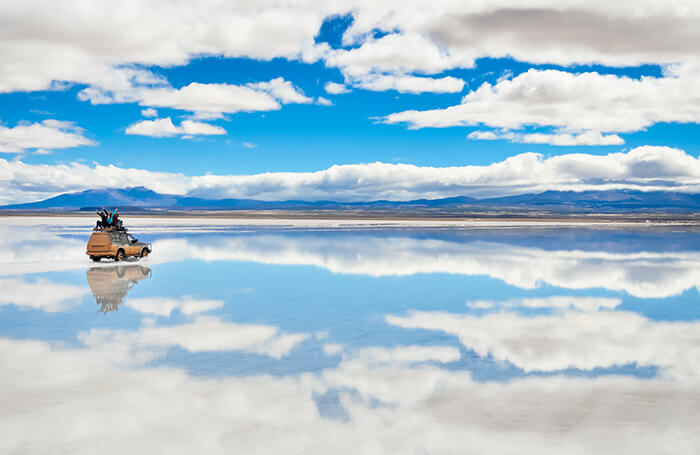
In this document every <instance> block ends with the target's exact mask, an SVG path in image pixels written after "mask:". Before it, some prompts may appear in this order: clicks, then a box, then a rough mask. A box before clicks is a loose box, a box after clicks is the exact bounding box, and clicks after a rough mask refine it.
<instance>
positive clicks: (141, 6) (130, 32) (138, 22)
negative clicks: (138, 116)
mask: <svg viewBox="0 0 700 455" xmlns="http://www.w3.org/2000/svg"><path fill="white" fill-rule="evenodd" d="M25 6H26V9H17V8H14V7H12V6H10V5H0V17H3V18H4V19H5V20H6V26H4V27H3V33H2V35H0V53H1V54H2V55H3V61H2V62H1V63H0V81H1V82H0V92H10V91H20V90H21V91H31V90H44V89H48V88H50V87H51V85H52V81H68V82H76V83H81V84H87V85H95V86H96V87H101V86H102V83H103V81H104V80H105V79H106V78H108V77H110V76H109V75H111V74H113V73H114V72H115V70H118V69H120V68H124V66H125V65H139V66H151V65H157V66H164V67H169V66H174V65H184V64H186V63H187V62H188V61H189V60H190V59H191V58H196V57H199V56H202V55H216V56H224V57H232V58H236V57H250V58H254V59H261V60H269V59H272V58H276V57H283V58H290V59H304V60H309V59H313V58H314V55H315V54H316V55H318V53H319V51H317V50H315V48H316V47H317V45H316V44H315V43H314V37H315V36H316V34H317V32H318V30H319V28H320V26H321V23H322V22H323V18H324V17H325V16H326V15H327V14H329V13H332V11H330V10H329V8H328V7H325V6H323V5H322V4H321V3H317V4H313V2H312V3H310V4H303V3H298V2H282V3H280V2H272V1H263V2H258V3H256V4H255V5H252V4H243V3H241V4H238V3H236V4H221V3H218V2H215V1H206V2H204V3H201V4H198V5H196V6H195V5H188V4H179V5H165V4H157V3H139V2H131V3H129V4H128V5H127V6H125V5H124V4H122V5H116V4H113V3H110V2H107V1H99V0H98V1H96V2H93V3H92V4H91V7H90V8H83V7H80V6H78V5H76V4H75V3H73V2H71V1H67V0H60V1H57V2H52V3H50V4H44V3H42V2H40V1H39V0H36V1H34V0H32V1H30V2H29V3H27V4H25ZM27 11H31V12H32V13H31V14H27V13H26V12H27ZM58 17H72V18H73V20H72V21H71V25H68V24H67V23H66V22H64V21H60V20H56V18H58ZM321 47H323V46H321Z"/></svg>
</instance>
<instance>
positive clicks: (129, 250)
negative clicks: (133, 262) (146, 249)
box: [121, 233, 136, 256]
mask: <svg viewBox="0 0 700 455" xmlns="http://www.w3.org/2000/svg"><path fill="white" fill-rule="evenodd" d="M129 237H131V236H130V235H127V234H125V233H121V238H122V242H124V243H123V244H124V251H125V252H126V255H127V256H134V255H135V254H136V251H135V249H136V248H135V247H134V245H133V244H132V243H131V242H130V241H129Z"/></svg>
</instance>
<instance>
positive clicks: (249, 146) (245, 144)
mask: <svg viewBox="0 0 700 455" xmlns="http://www.w3.org/2000/svg"><path fill="white" fill-rule="evenodd" d="M241 145H242V146H243V147H245V148H247V149H255V148H258V144H255V143H254V142H243V143H242V144H241Z"/></svg>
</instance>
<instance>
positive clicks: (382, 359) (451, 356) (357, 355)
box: [347, 345, 462, 364]
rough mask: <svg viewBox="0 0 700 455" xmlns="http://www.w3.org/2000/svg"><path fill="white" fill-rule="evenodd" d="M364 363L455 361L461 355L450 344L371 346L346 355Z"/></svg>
mask: <svg viewBox="0 0 700 455" xmlns="http://www.w3.org/2000/svg"><path fill="white" fill-rule="evenodd" d="M347 357H348V358H349V359H352V360H358V359H359V360H360V361H362V363H365V364H411V363H421V362H440V363H450V362H456V361H457V360H459V359H460V357H462V354H461V353H460V352H459V349H457V348H455V347H452V346H420V345H415V346H397V347H394V348H379V347H371V348H364V349H360V350H358V351H356V352H353V353H352V354H350V355H348V356H347Z"/></svg>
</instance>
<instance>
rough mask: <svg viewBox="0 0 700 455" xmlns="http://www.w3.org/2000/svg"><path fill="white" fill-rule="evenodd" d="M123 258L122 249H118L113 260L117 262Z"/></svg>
mask: <svg viewBox="0 0 700 455" xmlns="http://www.w3.org/2000/svg"><path fill="white" fill-rule="evenodd" d="M123 260H124V250H118V251H117V254H116V256H114V261H115V262H119V261H123Z"/></svg>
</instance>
